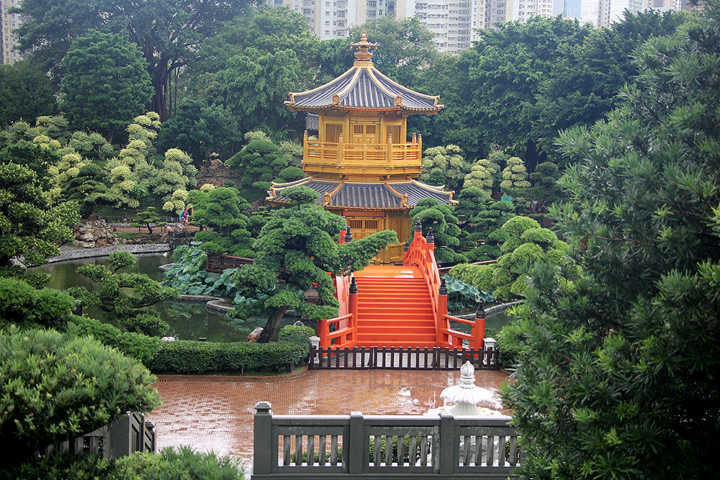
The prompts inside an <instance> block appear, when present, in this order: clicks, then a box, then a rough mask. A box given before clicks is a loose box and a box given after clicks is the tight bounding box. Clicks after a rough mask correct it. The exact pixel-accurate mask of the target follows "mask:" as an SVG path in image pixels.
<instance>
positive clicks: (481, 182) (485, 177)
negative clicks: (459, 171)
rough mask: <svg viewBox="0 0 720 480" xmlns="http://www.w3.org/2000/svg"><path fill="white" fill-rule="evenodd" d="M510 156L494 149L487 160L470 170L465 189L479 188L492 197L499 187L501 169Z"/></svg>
mask: <svg viewBox="0 0 720 480" xmlns="http://www.w3.org/2000/svg"><path fill="white" fill-rule="evenodd" d="M508 158H510V156H509V155H508V154H506V153H505V152H503V151H502V150H499V149H493V150H492V151H491V152H490V154H489V155H488V157H487V158H481V159H480V160H478V161H477V162H475V163H474V164H473V165H472V167H471V168H470V173H468V174H467V175H465V181H464V183H463V188H468V187H479V188H482V189H483V190H485V191H486V192H487V193H488V194H490V195H492V194H493V193H494V192H495V191H496V190H497V189H498V187H499V183H500V169H501V168H502V166H503V165H505V164H506V163H507V161H508Z"/></svg>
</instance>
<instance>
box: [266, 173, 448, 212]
mask: <svg viewBox="0 0 720 480" xmlns="http://www.w3.org/2000/svg"><path fill="white" fill-rule="evenodd" d="M300 185H302V186H304V187H308V188H310V189H312V190H315V191H316V192H318V193H320V198H318V200H317V203H318V204H321V205H323V206H325V207H331V208H333V207H334V208H359V209H375V208H377V209H383V210H407V209H409V208H413V207H414V206H415V205H417V203H418V202H419V201H420V200H422V199H424V198H434V199H436V200H437V201H438V202H440V203H444V204H455V203H456V202H455V201H454V200H453V199H452V196H453V192H448V191H445V190H443V187H435V186H432V185H425V184H424V183H421V182H418V181H416V180H411V181H409V182H396V183H355V182H330V181H324V180H315V179H313V178H311V177H307V178H303V179H301V180H297V181H295V182H290V183H273V186H272V187H271V188H270V191H269V192H268V193H269V195H268V198H267V200H268V201H270V202H272V203H277V204H288V203H289V202H290V200H289V199H288V198H287V197H284V196H283V194H282V191H283V190H284V189H286V188H289V187H295V186H300Z"/></svg>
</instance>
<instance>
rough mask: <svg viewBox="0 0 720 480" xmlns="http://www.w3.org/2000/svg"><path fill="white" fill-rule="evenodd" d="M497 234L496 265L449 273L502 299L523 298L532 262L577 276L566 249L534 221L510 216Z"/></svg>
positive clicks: (466, 267)
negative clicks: (498, 247) (544, 264)
mask: <svg viewBox="0 0 720 480" xmlns="http://www.w3.org/2000/svg"><path fill="white" fill-rule="evenodd" d="M497 232H499V233H500V234H501V235H502V237H503V238H504V241H503V242H502V244H501V246H500V251H501V252H502V255H501V256H500V258H498V261H497V263H496V264H491V265H456V266H455V267H453V268H452V269H451V270H450V274H451V275H452V276H454V277H455V278H458V279H459V280H462V281H463V282H466V283H469V284H471V285H473V286H474V287H475V288H477V289H478V290H485V291H492V292H493V295H494V296H495V298H498V299H503V300H508V299H511V298H515V297H523V296H525V291H526V289H527V287H528V280H529V274H530V272H531V270H532V268H533V266H534V264H535V263H538V262H545V263H547V264H550V265H553V266H558V267H563V268H565V270H566V271H567V274H568V278H571V279H573V278H576V277H577V276H578V275H579V274H580V272H579V269H578V268H577V266H576V265H575V264H574V263H573V262H572V260H571V259H570V257H569V256H568V253H569V252H568V246H567V245H566V244H565V243H564V242H562V241H561V240H558V238H557V236H556V235H555V233H553V232H552V231H551V230H548V229H547V228H541V227H540V224H539V223H538V222H537V221H535V220H534V219H532V218H528V217H520V216H518V217H513V218H511V219H510V220H508V221H507V222H505V224H504V225H503V226H502V227H500V229H499V230H497Z"/></svg>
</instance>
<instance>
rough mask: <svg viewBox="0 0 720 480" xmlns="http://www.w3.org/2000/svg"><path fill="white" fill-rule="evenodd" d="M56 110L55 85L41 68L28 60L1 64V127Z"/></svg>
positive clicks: (31, 119) (30, 119)
mask: <svg viewBox="0 0 720 480" xmlns="http://www.w3.org/2000/svg"><path fill="white" fill-rule="evenodd" d="M56 110H57V104H56V102H55V88H54V87H53V84H52V82H51V81H50V79H49V78H47V76H46V75H45V74H43V72H42V71H41V70H39V69H38V68H36V67H35V66H33V65H31V64H30V62H29V61H27V60H24V61H22V62H17V63H14V64H12V65H0V128H4V127H5V126H7V125H10V124H11V123H13V122H16V121H18V120H25V121H30V122H31V121H33V120H35V118H36V117H39V116H41V115H51V114H53V113H55V111H56Z"/></svg>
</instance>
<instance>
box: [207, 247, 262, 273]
mask: <svg viewBox="0 0 720 480" xmlns="http://www.w3.org/2000/svg"><path fill="white" fill-rule="evenodd" d="M252 262H253V259H252V258H245V257H235V256H233V255H225V254H224V253H223V254H220V253H213V252H209V253H208V254H207V263H206V264H205V271H207V272H213V273H222V271H223V270H225V269H226V268H237V267H241V266H243V265H247V264H248V263H252Z"/></svg>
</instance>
